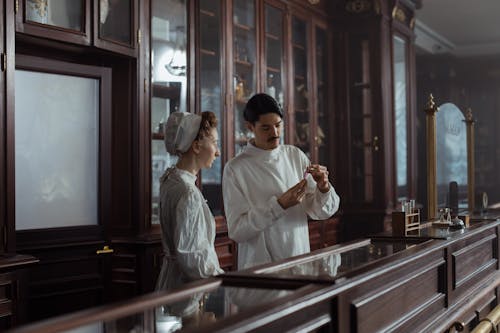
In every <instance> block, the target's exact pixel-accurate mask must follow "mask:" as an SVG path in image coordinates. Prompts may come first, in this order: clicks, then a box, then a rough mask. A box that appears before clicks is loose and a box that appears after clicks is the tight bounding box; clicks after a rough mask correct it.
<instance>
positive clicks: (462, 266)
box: [452, 235, 496, 288]
mask: <svg viewBox="0 0 500 333" xmlns="http://www.w3.org/2000/svg"><path fill="white" fill-rule="evenodd" d="M495 239H496V237H495V235H490V236H488V237H486V238H483V239H481V240H479V241H478V242H475V243H473V244H470V245H468V246H466V247H464V248H462V249H460V250H458V251H455V252H453V253H452V258H453V276H454V281H453V288H457V287H459V286H460V285H462V284H463V283H464V282H466V281H467V280H469V279H472V278H473V277H474V276H475V275H476V274H478V273H479V272H481V271H482V270H484V269H486V268H488V267H489V266H492V265H495V264H496V259H495V258H493V249H494V241H495Z"/></svg>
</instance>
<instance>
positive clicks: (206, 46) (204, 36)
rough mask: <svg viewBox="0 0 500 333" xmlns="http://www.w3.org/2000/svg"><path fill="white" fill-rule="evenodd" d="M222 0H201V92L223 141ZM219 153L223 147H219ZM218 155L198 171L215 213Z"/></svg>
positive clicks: (219, 178) (219, 206)
mask: <svg viewBox="0 0 500 333" xmlns="http://www.w3.org/2000/svg"><path fill="white" fill-rule="evenodd" d="M221 22H222V20H221V2H220V0H204V1H200V22H199V26H200V27H203V28H202V29H201V30H200V45H201V49H200V54H199V58H200V94H201V96H200V97H201V111H212V112H213V113H215V115H216V116H217V119H218V120H219V122H218V126H217V130H218V131H219V142H224V137H223V131H222V129H223V128H224V123H223V115H222V113H221V110H222V94H221V72H222V71H221V59H222V54H221V49H222V46H221V43H222V33H221V30H222V27H221ZM221 153H222V151H221ZM223 158H224V157H223V156H222V155H221V156H220V157H218V158H217V159H216V160H215V162H214V164H213V165H212V167H211V168H210V169H203V170H202V171H201V184H202V192H203V195H204V196H205V198H206V199H207V201H208V206H209V207H210V209H211V210H212V213H213V214H214V215H222V206H223V203H222V188H221V182H222V162H221V161H222V159H223Z"/></svg>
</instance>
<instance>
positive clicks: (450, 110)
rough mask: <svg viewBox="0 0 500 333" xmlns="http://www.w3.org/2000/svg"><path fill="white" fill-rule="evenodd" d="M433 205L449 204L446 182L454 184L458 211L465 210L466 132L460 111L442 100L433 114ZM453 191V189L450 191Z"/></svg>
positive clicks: (448, 185)
mask: <svg viewBox="0 0 500 333" xmlns="http://www.w3.org/2000/svg"><path fill="white" fill-rule="evenodd" d="M436 155H437V159H436V161H437V174H436V180H437V200H438V201H437V207H438V208H444V207H451V206H453V202H452V201H453V200H450V199H452V198H453V196H454V195H453V193H451V194H452V195H451V197H450V191H449V188H450V183H451V182H456V183H457V185H458V210H459V211H460V210H464V209H467V132H466V124H465V117H464V114H463V112H462V111H461V110H460V109H459V108H458V107H457V106H456V105H455V104H452V103H445V104H443V105H441V106H440V107H439V112H437V113H436ZM452 192H453V191H452Z"/></svg>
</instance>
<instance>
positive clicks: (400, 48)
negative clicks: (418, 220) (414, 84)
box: [393, 37, 408, 201]
mask: <svg viewBox="0 0 500 333" xmlns="http://www.w3.org/2000/svg"><path fill="white" fill-rule="evenodd" d="M393 43H394V45H393V50H394V55H393V58H394V64H393V66H394V69H393V70H394V112H395V115H394V118H395V119H396V124H395V127H396V128H395V135H396V178H397V191H396V194H397V196H398V201H401V200H404V199H407V198H408V186H407V185H408V184H407V175H408V150H407V149H408V136H407V99H406V90H407V89H408V87H407V82H406V43H405V41H404V40H403V39H401V38H399V37H394V39H393Z"/></svg>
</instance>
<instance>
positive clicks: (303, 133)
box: [292, 16, 312, 158]
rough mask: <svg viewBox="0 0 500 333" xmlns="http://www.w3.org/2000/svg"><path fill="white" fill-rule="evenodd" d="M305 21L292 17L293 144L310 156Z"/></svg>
mask: <svg viewBox="0 0 500 333" xmlns="http://www.w3.org/2000/svg"><path fill="white" fill-rule="evenodd" d="M306 39H307V23H306V21H304V20H302V19H300V18H298V17H296V16H293V17H292V52H293V53H292V62H293V67H292V68H293V95H294V98H293V113H294V114H295V119H294V120H295V137H294V140H293V141H294V144H295V145H296V146H297V147H299V148H300V149H302V151H304V153H306V155H307V156H308V157H309V158H311V157H312V156H311V145H310V142H311V119H310V111H311V110H310V105H309V87H308V80H307V78H308V76H307V72H308V65H309V63H308V59H307V51H308V50H307V41H306Z"/></svg>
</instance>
